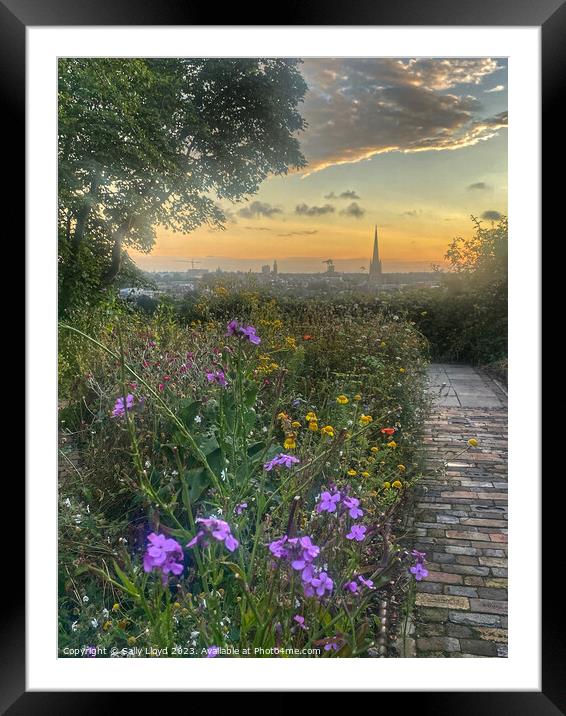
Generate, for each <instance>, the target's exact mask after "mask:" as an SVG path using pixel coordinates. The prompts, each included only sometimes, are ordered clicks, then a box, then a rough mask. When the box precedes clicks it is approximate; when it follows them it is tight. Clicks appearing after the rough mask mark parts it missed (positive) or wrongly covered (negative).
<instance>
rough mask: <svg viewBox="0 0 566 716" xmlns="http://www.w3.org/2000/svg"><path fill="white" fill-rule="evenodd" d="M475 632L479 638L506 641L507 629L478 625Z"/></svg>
mask: <svg viewBox="0 0 566 716" xmlns="http://www.w3.org/2000/svg"><path fill="white" fill-rule="evenodd" d="M477 632H478V635H479V637H480V639H485V640H486V641H496V642H504V643H507V629H497V628H489V627H479V628H478V629H477Z"/></svg>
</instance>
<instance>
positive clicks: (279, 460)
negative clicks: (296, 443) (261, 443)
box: [263, 452, 301, 472]
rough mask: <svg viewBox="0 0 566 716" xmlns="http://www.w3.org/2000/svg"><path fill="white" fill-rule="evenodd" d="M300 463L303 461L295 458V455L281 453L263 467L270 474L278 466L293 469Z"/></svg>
mask: <svg viewBox="0 0 566 716" xmlns="http://www.w3.org/2000/svg"><path fill="white" fill-rule="evenodd" d="M299 462H301V461H300V460H299V458H298V457H295V456H294V455H286V454H285V453H283V452H280V453H279V455H276V456H275V457H274V458H273V459H272V460H270V461H269V462H266V463H265V464H264V466H263V469H264V470H266V471H267V472H269V471H270V470H273V468H274V467H277V466H278V465H284V466H285V467H287V468H291V467H293V465H297V464H298V463H299Z"/></svg>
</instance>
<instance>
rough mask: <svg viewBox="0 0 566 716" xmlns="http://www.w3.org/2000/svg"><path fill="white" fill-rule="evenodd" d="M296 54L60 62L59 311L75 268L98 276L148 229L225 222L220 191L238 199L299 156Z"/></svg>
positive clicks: (114, 270) (77, 279)
mask: <svg viewBox="0 0 566 716" xmlns="http://www.w3.org/2000/svg"><path fill="white" fill-rule="evenodd" d="M299 62H300V61H299V60H294V59H257V58H254V59H168V58H166V59H142V58H134V59H123V58H119V59H111V58H88V59H62V60H60V64H59V237H60V247H61V248H60V269H61V271H60V275H61V303H62V305H63V308H65V306H67V305H68V304H69V303H71V302H72V301H71V295H72V293H73V292H74V291H76V290H77V289H78V287H79V286H81V285H84V283H85V274H88V278H89V279H90V280H91V282H92V283H93V284H96V283H97V282H99V283H100V285H101V286H102V285H108V284H109V283H111V282H112V281H113V280H114V279H115V278H116V276H117V274H118V272H119V271H120V268H121V265H122V259H123V256H124V250H125V249H126V248H127V247H133V248H136V249H138V250H140V251H150V250H151V248H152V246H153V244H154V242H155V229H156V227H157V226H163V227H165V228H168V229H170V230H172V231H175V232H183V233H188V232H190V231H192V230H194V229H195V228H196V227H198V226H200V225H202V224H208V225H210V226H213V227H217V228H223V227H224V224H225V221H226V216H225V212H224V211H223V209H222V208H221V206H220V205H219V204H218V200H228V201H240V200H242V199H244V198H246V197H249V196H250V195H252V194H253V193H255V192H256V191H257V190H258V188H259V186H260V184H261V182H262V181H263V180H264V179H265V178H266V177H267V176H268V175H269V174H284V173H286V172H287V171H288V169H289V168H300V167H302V166H304V165H305V163H306V162H305V159H304V157H303V155H302V154H301V151H300V146H299V141H298V138H297V134H298V132H300V131H301V130H303V129H304V127H305V122H304V120H303V118H302V117H301V115H300V113H299V111H298V105H299V103H300V102H301V101H302V99H303V96H304V94H305V91H306V84H305V82H304V80H303V77H302V75H301V73H300V71H299ZM81 257H82V259H81ZM85 261H86V262H89V263H90V266H89V267H87V266H85ZM93 272H94V274H95V275H91V274H93ZM86 282H87V283H88V280H87V281H86Z"/></svg>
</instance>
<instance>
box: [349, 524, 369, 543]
mask: <svg viewBox="0 0 566 716" xmlns="http://www.w3.org/2000/svg"><path fill="white" fill-rule="evenodd" d="M366 532H367V527H364V526H363V525H352V527H351V529H350V532H349V533H348V534H347V535H346V539H355V540H356V542H361V541H362V540H363V539H365V536H366Z"/></svg>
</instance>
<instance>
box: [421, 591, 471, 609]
mask: <svg viewBox="0 0 566 716" xmlns="http://www.w3.org/2000/svg"><path fill="white" fill-rule="evenodd" d="M415 604H417V605H418V606H422V607H438V608H439V609H469V608H470V601H469V599H468V597H461V596H452V595H450V594H417V596H416V599H415Z"/></svg>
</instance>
